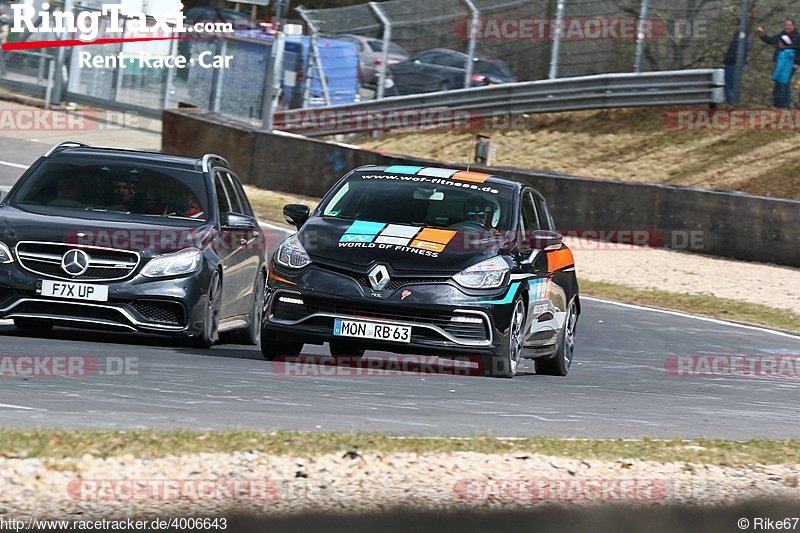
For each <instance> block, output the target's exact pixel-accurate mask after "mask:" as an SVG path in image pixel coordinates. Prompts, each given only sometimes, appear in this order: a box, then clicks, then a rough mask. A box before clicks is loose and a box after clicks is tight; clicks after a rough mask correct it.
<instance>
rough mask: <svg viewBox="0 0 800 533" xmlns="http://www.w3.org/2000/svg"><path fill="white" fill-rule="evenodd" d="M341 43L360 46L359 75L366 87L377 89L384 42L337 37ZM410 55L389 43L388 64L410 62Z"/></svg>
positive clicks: (358, 36) (367, 38) (355, 36)
mask: <svg viewBox="0 0 800 533" xmlns="http://www.w3.org/2000/svg"><path fill="white" fill-rule="evenodd" d="M336 39H337V40H339V41H347V42H350V43H353V44H355V45H356V46H358V73H359V75H360V76H361V83H362V85H364V86H365V87H375V86H376V85H377V84H378V77H379V73H380V68H381V61H383V40H382V39H375V38H374V37H366V36H364V35H350V34H345V35H337V36H336ZM409 57H410V56H409V55H408V53H407V52H406V51H405V50H403V49H402V48H400V47H399V46H398V45H396V44H394V43H389V56H388V58H387V63H388V64H389V65H394V64H395V63H401V62H403V61H406V60H408V58H409Z"/></svg>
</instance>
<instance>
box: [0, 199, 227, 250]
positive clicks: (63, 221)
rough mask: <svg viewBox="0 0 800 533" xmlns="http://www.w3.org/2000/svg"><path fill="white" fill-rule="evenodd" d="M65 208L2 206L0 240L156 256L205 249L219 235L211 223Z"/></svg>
mask: <svg viewBox="0 0 800 533" xmlns="http://www.w3.org/2000/svg"><path fill="white" fill-rule="evenodd" d="M45 211H46V212H45ZM65 211H67V210H64V209H53V210H49V209H48V210H42V211H37V212H34V210H28V209H21V208H17V207H14V206H9V205H3V206H0V241H3V242H4V243H6V244H7V245H9V246H10V247H12V248H13V247H14V245H16V243H18V242H20V241H39V242H52V243H65V244H75V245H76V246H100V247H104V248H116V249H121V250H132V251H136V252H139V253H140V254H142V256H143V257H152V256H155V255H160V254H163V253H169V252H175V251H178V250H182V249H183V248H188V247H192V246H194V247H197V248H203V247H204V246H205V245H206V244H207V243H208V242H210V240H211V239H213V237H214V235H215V231H214V229H213V226H211V225H209V224H199V223H193V222H189V223H188V224H187V223H186V222H188V221H186V222H184V221H179V220H175V219H168V220H165V221H158V222H157V223H147V222H143V221H142V219H141V218H138V217H131V216H130V215H125V214H122V213H120V214H111V213H94V212H83V211H77V212H75V213H72V212H67V213H65ZM69 211H74V210H69ZM126 217H127V218H128V220H126V219H125V218H126ZM154 222H156V221H154Z"/></svg>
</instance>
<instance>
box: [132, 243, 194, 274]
mask: <svg viewBox="0 0 800 533" xmlns="http://www.w3.org/2000/svg"><path fill="white" fill-rule="evenodd" d="M202 260H203V252H202V251H200V250H198V249H197V248H186V249H185V250H181V251H180V252H174V253H171V254H164V255H160V256H158V257H155V258H153V259H151V260H150V262H149V263H147V266H145V267H144V270H142V275H143V276H147V277H148V278H163V277H167V276H180V275H181V274H191V273H192V272H197V271H198V270H200V265H201V264H202Z"/></svg>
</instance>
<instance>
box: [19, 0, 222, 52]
mask: <svg viewBox="0 0 800 533" xmlns="http://www.w3.org/2000/svg"><path fill="white" fill-rule="evenodd" d="M11 12H12V14H13V17H12V18H13V24H12V25H11V31H12V32H14V33H25V32H30V33H34V34H39V33H68V34H73V35H76V36H77V38H78V41H79V42H83V43H87V42H92V41H95V40H97V38H98V37H99V36H100V34H101V32H103V33H112V34H124V33H130V34H135V35H140V36H142V35H149V36H156V35H161V36H164V35H166V36H172V35H178V34H185V33H192V32H196V31H198V32H199V31H205V32H214V33H233V24H231V23H226V24H222V23H213V24H211V25H208V24H199V26H200V27H198V25H192V26H189V27H187V26H186V25H185V24H184V22H185V16H184V14H183V13H182V12H181V11H174V12H167V13H156V12H151V13H144V12H142V11H138V10H131V9H128V7H127V6H125V5H124V4H103V5H102V6H101V7H100V9H99V10H96V11H95V10H92V11H89V10H83V11H79V12H77V13H74V12H72V11H58V12H54V11H53V10H51V6H50V4H49V3H47V2H45V3H44V4H42V7H41V9H40V10H39V11H36V9H35V8H34V6H33V5H31V4H24V3H18V4H11ZM101 20H102V22H101ZM139 38H141V37H139ZM154 38H156V37H154ZM157 38H159V39H164V38H167V39H168V38H170V37H157Z"/></svg>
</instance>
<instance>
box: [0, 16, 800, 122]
mask: <svg viewBox="0 0 800 533" xmlns="http://www.w3.org/2000/svg"><path fill="white" fill-rule="evenodd" d="M749 5H750V8H749V13H748V17H747V18H748V25H747V30H748V33H749V34H750V41H749V50H748V54H749V55H748V63H747V66H746V68H745V70H744V78H743V92H742V96H743V98H742V104H744V105H749V106H764V105H769V104H770V103H771V87H772V81H771V71H772V68H773V52H774V47H773V46H771V45H767V44H765V43H763V42H761V41H760V40H759V39H758V38H757V36H756V33H755V28H756V27H758V26H763V27H764V28H765V29H766V31H767V32H768V33H769V34H773V35H774V34H776V33H778V32H779V31H780V30H781V28H782V23H783V21H784V19H786V18H787V17H793V16H794V15H795V10H797V11H800V5H796V4H794V3H793V2H791V1H790V0H750V1H749ZM78 9H81V10H85V9H87V8H86V7H80V8H78ZM741 9H742V4H741V3H740V0H388V1H383V2H370V3H364V4H358V5H353V6H348V7H342V8H333V9H317V10H304V9H302V8H301V9H299V12H300V13H301V14H302V16H303V18H304V19H305V21H306V22H307V28H306V30H307V32H306V33H307V34H311V37H309V36H308V35H306V36H304V37H299V36H298V37H297V38H296V39H294V38H290V39H289V40H288V43H287V48H286V52H285V57H284V65H285V67H284V71H283V73H282V82H283V87H282V91H283V93H282V105H283V106H284V107H300V106H304V105H309V102H312V103H314V102H316V103H320V102H322V103H325V102H326V101H327V102H329V103H348V101H347V100H343V99H341V98H351V100H350V101H354V100H352V98H355V99H358V98H362V99H363V98H369V97H371V94H370V92H369V91H364V90H363V89H362V90H361V94H358V93H359V90H358V86H357V83H358V81H357V80H356V74H355V73H354V72H353V70H352V69H353V68H358V67H357V66H355V67H351V66H350V63H347V62H345V61H344V60H342V58H339V57H338V56H337V57H336V58H335V61H334V60H331V61H329V62H328V63H327V64H326V70H325V72H324V73H322V72H315V71H314V69H313V68H312V66H313V60H312V59H311V58H310V53H311V49H312V48H313V46H314V43H315V41H316V42H319V43H322V44H321V45H320V46H321V47H322V49H323V51H324V52H326V53H329V54H334V52H333V51H332V47H331V44H336V43H340V44H341V41H340V40H336V41H326V40H325V38H331V39H337V37H341V36H343V35H345V34H354V35H360V36H366V37H370V38H372V39H376V40H377V41H376V42H380V41H382V40H384V39H385V38H386V37H390V40H391V42H392V43H393V44H395V45H399V46H400V47H402V48H403V49H405V51H406V52H408V54H409V55H410V56H412V57H413V56H415V55H417V54H419V53H421V52H423V51H426V50H431V49H434V48H441V49H448V50H454V51H458V52H462V53H464V54H465V57H467V55H466V54H472V55H474V56H475V57H485V58H494V59H499V60H502V61H503V62H505V63H506V64H507V65H508V66H509V68H510V69H511V71H513V74H514V77H515V78H516V79H517V80H519V81H527V80H542V79H547V78H554V77H558V78H563V77H572V76H585V75H591V74H602V73H610V72H634V71H641V72H648V71H662V70H680V69H692V68H706V67H721V66H723V57H724V56H725V54H726V51H727V50H728V47H729V45H730V44H731V42H732V40H733V39H734V37H735V35H736V32H737V31H738V24H739V19H740V15H741ZM101 28H104V29H103V31H102V32H101V34H100V35H99V36H98V37H99V38H106V39H108V38H127V39H130V38H131V37H136V36H137V35H134V34H133V33H132V32H130V31H128V28H127V27H126V28H124V29H123V31H122V32H121V33H120V32H117V33H115V34H114V33H111V32H109V31H107V25H105V24H101ZM316 37H319V39H318V40H317V39H315V38H316ZM26 38H27V39H28V40H57V39H61V38H64V36H63V35H55V34H52V33H51V34H37V35H35V36H28V37H26ZM272 42H273V41H271V40H268V39H248V38H240V37H235V38H216V39H215V38H211V39H209V38H201V39H182V40H178V41H159V42H125V43H112V44H100V45H98V44H94V45H92V46H85V47H71V48H60V49H58V48H51V49H43V50H41V51H18V52H3V53H2V57H3V64H2V65H0V67H3V69H4V71H3V72H2V73H0V83H3V82H4V84H5V85H6V86H13V87H17V86H27V87H30V88H31V90H33V89H36V92H37V93H41V94H42V95H43V90H41V88H42V87H44V86H48V87H52V86H53V85H55V86H56V87H58V86H59V85H61V86H63V88H64V92H63V93H59V94H62V95H64V96H65V98H66V99H67V100H69V99H74V100H76V101H81V100H83V101H87V102H90V103H91V102H93V101H96V103H98V104H103V103H110V104H114V105H119V106H122V107H126V106H127V107H129V108H131V109H133V110H139V109H141V110H150V111H151V112H152V114H154V115H155V114H158V112H159V111H160V110H161V109H163V108H165V107H166V108H169V107H175V106H177V105H178V103H179V102H185V103H189V104H193V105H196V106H198V107H201V108H203V109H209V110H212V111H216V112H219V113H221V114H224V115H227V116H231V117H235V118H239V119H249V120H253V121H258V120H261V119H262V114H263V108H264V104H263V98H264V93H265V85H266V83H267V71H268V70H269V60H270V59H269V58H270V53H271V49H272ZM354 50H356V49H355V48H354ZM390 50H391V48H390ZM120 52H122V53H124V54H126V56H127V57H134V56H136V55H137V54H145V55H147V56H148V57H150V58H152V59H154V60H155V59H158V58H167V57H173V56H175V55H179V56H185V57H187V58H189V59H191V58H194V59H195V60H196V59H197V58H199V57H200V56H201V54H204V53H206V54H211V55H214V56H219V55H223V56H231V57H233V60H232V62H231V64H230V67H229V68H224V69H215V68H202V67H201V65H200V64H199V63H198V62H197V61H195V62H194V64H191V65H188V66H186V67H184V68H178V69H175V68H169V67H166V68H151V67H147V66H145V67H142V65H141V63H139V62H131V63H130V64H122V65H120V64H116V65H103V66H100V67H97V66H92V67H91V68H87V67H86V65H85V64H84V63H83V62H82V59H81V58H82V54H86V53H88V54H89V60H90V61H92V60H94V59H95V58H102V57H108V56H114V55H116V54H119V53H120ZM337 53H338V52H337ZM356 53H357V52H356ZM334 55H335V54H334ZM331 57H333V56H331ZM380 59H382V58H380V57H379V61H376V64H377V63H381V64H380V66H379V68H380V70H382V71H384V73H385V72H386V71H387V68H388V65H387V62H386V61H380ZM397 61H399V60H398V59H397V58H394V59H392V61H390V62H397ZM468 63H469V62H468ZM55 65H65V67H66V68H64V69H62V68H59V67H57V66H56V67H55V68H54V66H55ZM322 74H324V76H322ZM53 77H55V80H54V81H50V82H48V79H51V80H52V78H53ZM337 78H342V79H343V80H345V79H349V78H352V80H353V85H355V89H351V88H350V87H349V86H344V87H343V88H342V89H341V90H342V91H343V94H344V95H345V96H342V97H340V96H337V94H336V93H337V90H338V89H337V86H336V84H334V83H332V80H335V79H337ZM469 78H470V77H469V75H468V73H467V74H466V75H462V76H461V78H460V79H459V80H460V81H457V82H455V83H456V85H457V84H458V83H461V85H460V86H463V85H464V84H468V83H470V82H469ZM322 81H326V84H324V85H326V86H324V87H323V86H322V85H323V84H322V83H321V82H322ZM360 81H361V83H362V85H365V81H366V80H365V79H364V75H363V72H362V73H361V80H360ZM304 84H305V88H304ZM344 85H347V84H346V83H345V84H344ZM323 93H329V94H327V95H324V94H323ZM322 96H327V98H323V97H322Z"/></svg>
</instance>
